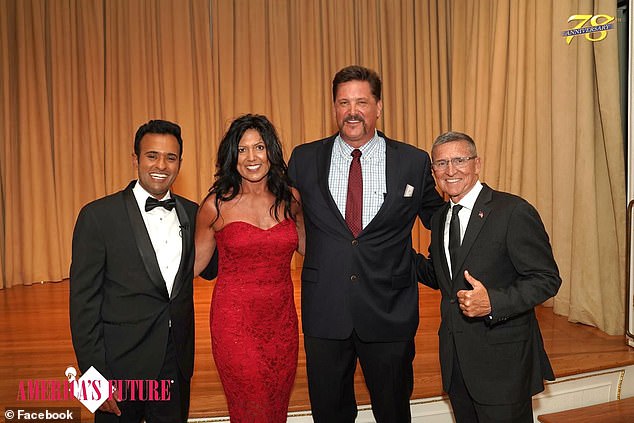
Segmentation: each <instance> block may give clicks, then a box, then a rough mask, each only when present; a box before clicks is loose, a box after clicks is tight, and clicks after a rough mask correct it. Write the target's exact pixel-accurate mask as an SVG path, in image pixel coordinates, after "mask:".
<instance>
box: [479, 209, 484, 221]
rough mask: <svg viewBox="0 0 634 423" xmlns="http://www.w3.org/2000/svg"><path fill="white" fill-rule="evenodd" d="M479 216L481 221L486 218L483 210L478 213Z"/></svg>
mask: <svg viewBox="0 0 634 423" xmlns="http://www.w3.org/2000/svg"><path fill="white" fill-rule="evenodd" d="M478 216H480V219H482V218H483V217H484V212H483V211H482V210H480V211H479V212H478Z"/></svg>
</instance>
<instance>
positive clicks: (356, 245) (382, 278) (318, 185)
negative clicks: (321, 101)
mask: <svg viewBox="0 0 634 423" xmlns="http://www.w3.org/2000/svg"><path fill="white" fill-rule="evenodd" d="M332 94H333V100H334V112H335V116H336V120H337V126H338V127H339V133H338V134H335V135H332V136H330V137H328V138H325V139H322V140H319V141H315V142H312V143H308V144H304V145H301V146H298V147H297V148H296V149H295V150H294V151H293V154H292V156H291V159H290V162H289V175H290V177H291V179H292V180H293V182H294V185H295V186H296V187H297V189H298V190H299V191H300V194H301V197H302V205H303V208H304V219H305V225H306V256H305V260H304V266H303V270H302V324H303V330H304V348H305V350H306V369H307V372H308V387H309V394H310V401H311V407H312V412H313V418H314V420H315V421H316V422H327V423H337V422H354V420H355V417H356V415H357V406H356V400H355V396H354V372H355V369H356V365H357V359H358V360H359V362H360V363H361V367H362V369H363V374H364V376H365V382H366V385H367V387H368V390H369V392H370V397H371V401H372V411H373V413H374V416H375V418H376V421H377V422H379V423H383V422H385V423H399V422H408V421H410V420H411V417H410V408H409V397H410V395H411V393H412V389H413V374H412V373H413V371H412V361H413V359H414V334H415V332H416V328H417V326H418V287H417V283H416V269H415V266H413V262H414V254H413V250H412V237H411V231H412V226H413V224H414V220H415V219H416V216H419V217H420V219H421V220H422V222H423V223H424V224H425V225H426V226H427V225H428V224H429V220H430V218H431V215H432V214H433V213H434V211H435V210H436V209H437V208H438V207H440V206H441V205H442V199H441V198H440V196H439V194H438V192H437V191H436V190H435V187H434V182H433V178H432V175H431V164H430V159H429V156H428V154H427V153H426V152H424V151H421V150H419V149H417V148H415V147H413V146H410V145H407V144H404V143H401V142H398V141H394V140H391V139H389V138H388V137H386V136H385V135H384V134H383V133H381V132H378V131H377V130H376V121H377V119H378V118H379V117H380V116H381V111H382V108H383V104H382V102H381V80H380V79H379V76H378V75H377V74H376V73H375V72H374V71H372V70H370V69H367V68H363V67H360V66H349V67H346V68H344V69H342V70H340V71H339V72H338V73H337V74H336V75H335V77H334V79H333V82H332Z"/></svg>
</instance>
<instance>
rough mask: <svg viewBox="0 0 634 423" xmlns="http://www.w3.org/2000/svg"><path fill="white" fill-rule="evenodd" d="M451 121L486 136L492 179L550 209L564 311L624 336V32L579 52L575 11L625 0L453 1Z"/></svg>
mask: <svg viewBox="0 0 634 423" xmlns="http://www.w3.org/2000/svg"><path fill="white" fill-rule="evenodd" d="M452 5H453V6H454V7H452V9H451V12H450V25H449V27H450V36H449V38H450V40H451V42H450V50H451V60H450V62H451V69H452V73H451V126H452V128H453V129H456V130H462V131H465V132H467V133H470V134H472V135H473V136H474V138H475V140H476V143H477V145H478V150H479V151H478V153H479V155H480V156H482V158H483V170H482V174H481V179H482V180H483V181H485V182H487V183H488V184H489V185H491V186H492V187H494V188H497V189H501V190H505V191H509V192H513V193H515V194H519V195H522V196H523V197H524V198H526V199H527V200H529V201H530V202H531V203H532V204H534V205H535V206H536V207H537V209H538V210H539V211H540V214H541V216H542V219H543V220H544V223H545V225H546V228H547V230H548V232H549V234H550V236H551V241H552V244H553V249H554V253H555V257H556V259H557V263H558V265H559V270H560V272H561V275H562V279H563V284H562V287H561V289H560V291H559V294H558V295H557V296H556V297H555V300H554V310H555V312H556V313H558V314H563V315H566V316H568V317H569V320H570V321H573V322H582V323H587V324H591V325H594V326H597V327H599V328H601V329H602V330H604V331H605V332H607V333H610V334H618V333H623V320H624V317H623V316H624V287H625V275H624V272H625V176H624V175H625V171H624V158H623V157H624V152H623V135H622V134H621V129H620V128H621V120H620V112H619V86H618V80H619V78H618V51H617V37H616V31H613V32H610V33H609V35H608V36H607V37H606V38H605V39H604V40H602V41H600V42H590V41H588V40H586V39H585V38H584V37H583V36H580V37H576V38H575V39H574V40H573V41H572V42H571V44H570V45H567V44H566V42H565V39H564V37H563V36H562V35H561V32H562V31H563V30H565V29H568V28H570V24H568V22H567V20H568V17H569V16H570V15H573V14H587V15H594V14H607V15H610V16H616V1H606V0H596V1H594V2H592V1H587V2H583V5H581V3H580V2H578V1H573V0H562V1H552V2H550V1H541V0H526V1H521V2H514V1H506V0H501V1H490V0H474V1H472V0H469V1H468V0H462V1H458V0H457V1H454V2H452Z"/></svg>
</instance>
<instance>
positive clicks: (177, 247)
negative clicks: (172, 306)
mask: <svg viewBox="0 0 634 423" xmlns="http://www.w3.org/2000/svg"><path fill="white" fill-rule="evenodd" d="M132 192H133V193H134V197H135V198H136V201H137V204H138V205H139V210H140V211H141V216H143V221H144V222H145V228H146V229H147V232H148V234H149V235H150V240H151V241H152V247H154V253H155V254H156V260H157V261H158V264H159V268H160V269H161V274H162V275H163V279H164V280H165V286H166V288H167V293H168V294H169V295H170V296H171V295H172V287H173V286H174V279H175V278H176V273H177V272H178V268H179V266H180V262H181V254H182V252H183V242H182V240H181V233H180V230H181V228H180V222H179V220H178V215H177V214H176V208H173V209H172V210H167V209H165V208H163V207H156V208H154V209H152V210H150V211H149V212H146V211H145V201H146V200H147V199H148V197H151V195H150V194H149V193H148V192H147V191H146V190H145V189H144V188H143V187H142V186H141V184H139V182H138V181H137V183H136V185H135V186H134V188H133V189H132ZM168 198H171V194H170V192H169V191H168V192H167V194H165V196H164V197H163V198H161V199H160V200H161V201H163V200H166V199H168Z"/></svg>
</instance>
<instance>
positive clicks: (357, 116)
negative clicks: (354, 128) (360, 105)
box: [343, 115, 365, 123]
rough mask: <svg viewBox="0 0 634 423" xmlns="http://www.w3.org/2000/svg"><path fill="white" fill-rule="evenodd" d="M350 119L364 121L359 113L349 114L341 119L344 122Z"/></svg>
mask: <svg viewBox="0 0 634 423" xmlns="http://www.w3.org/2000/svg"><path fill="white" fill-rule="evenodd" d="M351 120H356V121H359V122H362V123H365V119H363V116H361V115H350V116H346V118H345V119H344V120H343V121H344V122H350V121H351Z"/></svg>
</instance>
